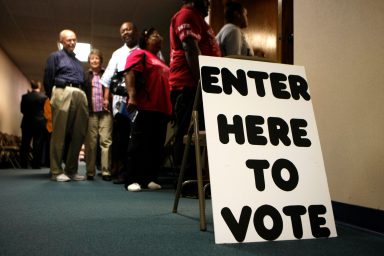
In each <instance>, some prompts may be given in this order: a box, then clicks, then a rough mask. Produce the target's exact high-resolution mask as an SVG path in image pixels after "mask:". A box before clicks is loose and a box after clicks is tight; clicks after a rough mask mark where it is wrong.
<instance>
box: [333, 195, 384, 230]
mask: <svg viewBox="0 0 384 256" xmlns="http://www.w3.org/2000/svg"><path fill="white" fill-rule="evenodd" d="M332 208H333V214H334V216H335V220H336V221H340V222H344V223H347V224H349V225H353V226H357V227H359V228H363V229H367V230H371V231H374V232H378V233H381V234H384V211H382V210H377V209H372V208H367V207H362V206H357V205H351V204H345V203H340V202H335V201H332Z"/></svg>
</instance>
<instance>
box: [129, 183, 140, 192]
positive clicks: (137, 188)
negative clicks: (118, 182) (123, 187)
mask: <svg viewBox="0 0 384 256" xmlns="http://www.w3.org/2000/svg"><path fill="white" fill-rule="evenodd" d="M127 190H128V191H131V192H139V191H140V190H141V186H140V184H138V183H132V184H131V185H129V186H128V187H127Z"/></svg>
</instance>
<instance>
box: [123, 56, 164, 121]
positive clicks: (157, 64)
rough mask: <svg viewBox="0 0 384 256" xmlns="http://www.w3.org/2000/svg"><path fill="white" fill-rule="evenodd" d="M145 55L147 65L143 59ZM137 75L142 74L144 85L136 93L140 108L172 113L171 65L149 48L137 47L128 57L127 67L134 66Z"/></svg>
mask: <svg viewBox="0 0 384 256" xmlns="http://www.w3.org/2000/svg"><path fill="white" fill-rule="evenodd" d="M144 55H145V56H146V57H145V65H143V62H142V59H143V56H144ZM133 65H135V66H134V67H133V71H134V72H135V75H137V76H138V75H139V73H141V74H140V75H142V77H143V79H144V81H145V83H144V87H143V88H141V89H139V90H138V91H137V92H136V93H137V95H136V101H137V107H138V109H139V110H140V109H141V110H150V111H157V112H162V113H165V114H167V115H171V113H172V104H171V99H170V92H169V84H168V79H169V67H168V66H167V65H166V64H165V63H164V62H163V61H162V60H160V59H159V58H158V57H157V56H156V55H154V54H152V53H151V52H149V51H147V50H142V49H137V50H136V51H133V52H132V53H131V54H130V55H129V56H128V58H127V62H126V64H125V68H126V69H127V68H130V67H131V66H133Z"/></svg>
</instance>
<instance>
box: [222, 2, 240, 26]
mask: <svg viewBox="0 0 384 256" xmlns="http://www.w3.org/2000/svg"><path fill="white" fill-rule="evenodd" d="M243 10H244V7H243V5H242V4H241V3H239V2H236V1H231V0H229V1H227V2H226V4H225V8H224V19H225V20H226V21H227V22H233V20H234V18H235V12H240V13H241V12H242V11H243Z"/></svg>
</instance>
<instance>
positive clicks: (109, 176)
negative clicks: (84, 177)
mask: <svg viewBox="0 0 384 256" xmlns="http://www.w3.org/2000/svg"><path fill="white" fill-rule="evenodd" d="M102 179H103V180H105V181H111V180H112V177H111V175H102Z"/></svg>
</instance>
